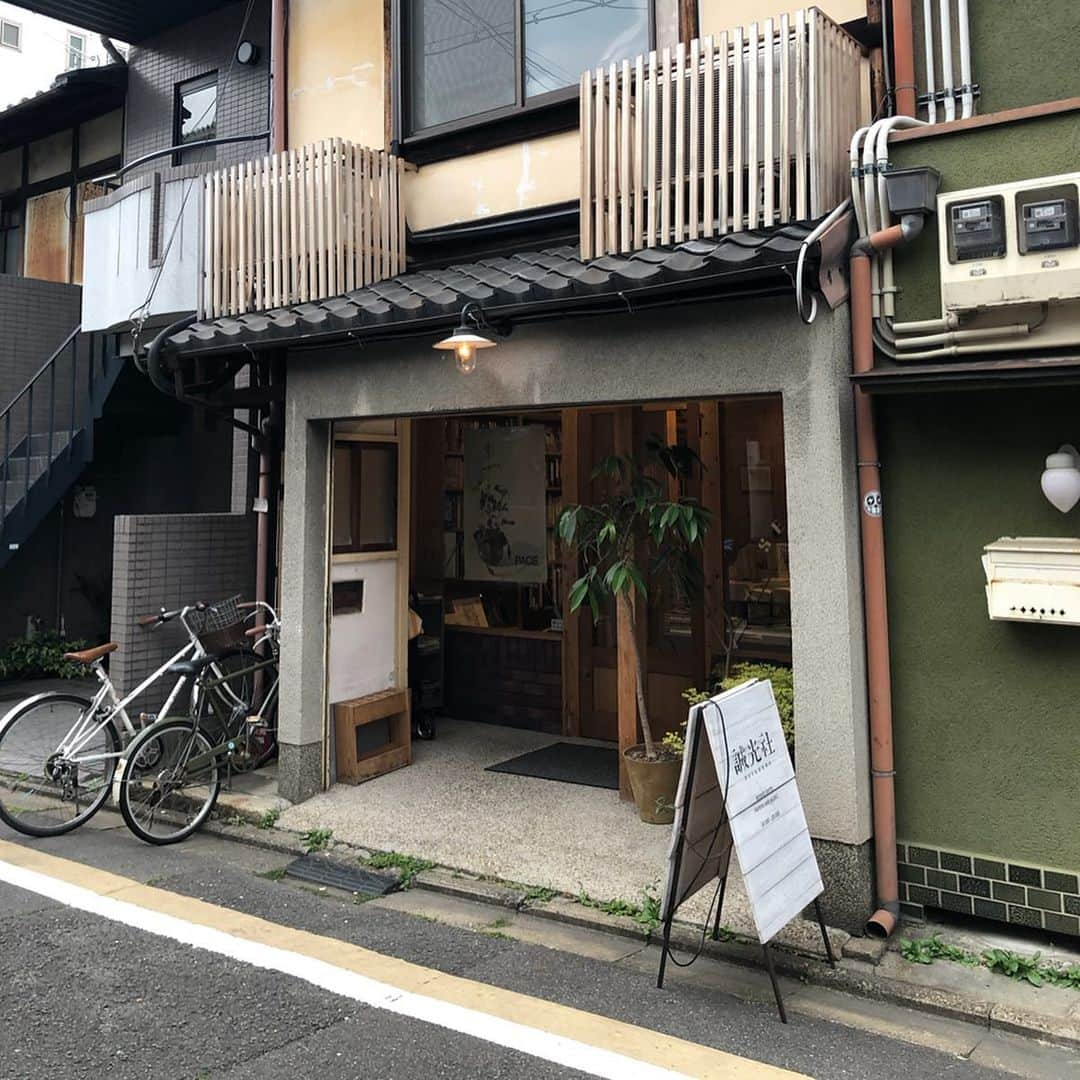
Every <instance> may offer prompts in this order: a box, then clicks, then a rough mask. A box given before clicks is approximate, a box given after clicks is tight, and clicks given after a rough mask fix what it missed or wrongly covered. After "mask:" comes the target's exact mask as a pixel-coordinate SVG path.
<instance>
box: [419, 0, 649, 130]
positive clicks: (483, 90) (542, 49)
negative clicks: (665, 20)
mask: <svg viewBox="0 0 1080 1080" xmlns="http://www.w3.org/2000/svg"><path fill="white" fill-rule="evenodd" d="M401 3H402V16H403V21H404V35H403V36H404V40H403V64H404V75H405V77H404V87H405V93H406V97H407V101H406V103H405V105H406V109H405V116H406V125H405V127H406V131H405V134H406V135H416V134H424V133H427V132H432V131H435V130H439V129H445V128H447V127H448V126H462V127H463V126H466V125H468V124H471V123H482V122H483V121H484V120H485V119H488V118H494V117H501V116H505V115H507V114H512V113H514V112H516V111H525V110H527V109H528V108H529V107H530V106H534V105H536V104H543V103H544V101H545V99H546V100H553V99H555V98H558V97H561V96H567V95H568V94H572V93H573V92H574V90H575V89H576V87H577V84H578V80H579V79H580V78H581V73H582V72H583V71H585V70H586V69H587V68H595V67H597V66H598V65H600V64H609V63H612V62H616V61H622V60H623V59H624V58H627V59H630V58H633V57H634V56H637V55H638V54H639V53H642V52H646V51H647V50H648V48H649V43H650V40H651V29H652V0H401Z"/></svg>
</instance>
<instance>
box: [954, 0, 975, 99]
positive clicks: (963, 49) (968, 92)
mask: <svg viewBox="0 0 1080 1080" xmlns="http://www.w3.org/2000/svg"><path fill="white" fill-rule="evenodd" d="M956 22H957V25H958V27H959V29H960V82H961V83H962V84H963V91H962V93H961V98H960V101H961V115H962V116H963V117H964V118H965V119H966V118H967V117H969V116H971V114H972V113H973V112H974V111H975V94H974V92H973V91H972V89H971V19H970V18H969V17H968V0H957V2H956Z"/></svg>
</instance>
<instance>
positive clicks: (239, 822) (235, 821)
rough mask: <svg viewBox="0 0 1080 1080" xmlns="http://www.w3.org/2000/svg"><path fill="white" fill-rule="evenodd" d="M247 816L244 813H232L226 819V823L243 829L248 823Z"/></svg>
mask: <svg viewBox="0 0 1080 1080" xmlns="http://www.w3.org/2000/svg"><path fill="white" fill-rule="evenodd" d="M247 823H248V822H247V818H246V817H244V816H243V814H230V815H229V816H228V817H227V818H226V819H225V824H226V825H231V826H232V827H233V828H234V829H241V828H243V827H244V826H245V825H246V824H247Z"/></svg>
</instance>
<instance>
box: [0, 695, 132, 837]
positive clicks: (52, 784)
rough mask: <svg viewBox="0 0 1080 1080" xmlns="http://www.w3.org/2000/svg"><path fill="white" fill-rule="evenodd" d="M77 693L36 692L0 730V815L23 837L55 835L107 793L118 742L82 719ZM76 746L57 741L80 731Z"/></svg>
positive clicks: (85, 704)
mask: <svg viewBox="0 0 1080 1080" xmlns="http://www.w3.org/2000/svg"><path fill="white" fill-rule="evenodd" d="M90 705H91V703H90V701H89V700H88V699H87V698H84V697H80V696H79V695H77V694H64V693H56V694H41V695H38V696H37V697H35V698H31V699H30V700H29V701H26V702H24V703H23V704H22V705H19V706H16V707H15V708H14V709H13V710H12V711H11V712H10V713H8V715H7V716H6V717H5V718H4V724H3V728H2V730H0V819H3V821H4V822H5V824H7V825H10V826H11V828H13V829H16V830H18V831H19V832H21V833H25V834H26V835H27V836H60V835H61V834H62V833H66V832H71V830H72V829H75V828H78V827H79V826H80V825H81V824H82V823H83V822H84V821H89V819H90V818H92V817H93V816H94V814H96V813H97V812H98V810H99V809H100V808H101V805H102V803H104V802H105V800H106V799H107V798H108V797H109V787H110V786H111V784H112V778H113V773H114V772H115V771H116V761H117V758H118V757H119V755H120V740H119V739H118V738H117V735H116V729H115V728H114V727H113V725H112V724H111V723H108V724H101V723H100V721H95V720H93V719H92V718H89V717H87V713H88V712H89V710H90ZM84 718H85V724H84V729H85V730H84V731H83V733H82V734H83V735H84V737H82V738H80V739H79V740H78V743H79V745H78V746H77V748H76V749H75V750H74V751H73V752H71V753H69V754H62V753H60V750H59V748H60V745H61V743H63V742H64V741H65V739H67V738H68V737H69V736H71V735H72V733H73V732H75V731H77V730H78V729H79V724H80V721H82V720H83V719H84Z"/></svg>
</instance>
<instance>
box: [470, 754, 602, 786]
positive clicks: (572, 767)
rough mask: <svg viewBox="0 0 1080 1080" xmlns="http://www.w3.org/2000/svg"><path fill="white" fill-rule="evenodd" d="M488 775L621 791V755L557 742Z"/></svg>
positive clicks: (501, 764) (490, 769)
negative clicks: (494, 774) (529, 778)
mask: <svg viewBox="0 0 1080 1080" xmlns="http://www.w3.org/2000/svg"><path fill="white" fill-rule="evenodd" d="M484 771H485V772H501V773H513V774H514V776H535V777H536V778H537V779H539V780H560V781H562V783H564V784H583V785H584V786H585V787H598V788H609V789H610V790H611V791H618V789H619V752H618V751H617V750H616V749H614V747H608V746H581V745H579V744H578V743H568V742H557V743H552V744H551V745H550V746H543V747H541V748H540V749H539V750H532V751H530V752H529V753H528V754H522V755H521V756H520V757H515V758H510V760H509V761H500V762H499V764H498V765H489V766H488V767H487V769H485V770H484Z"/></svg>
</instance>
